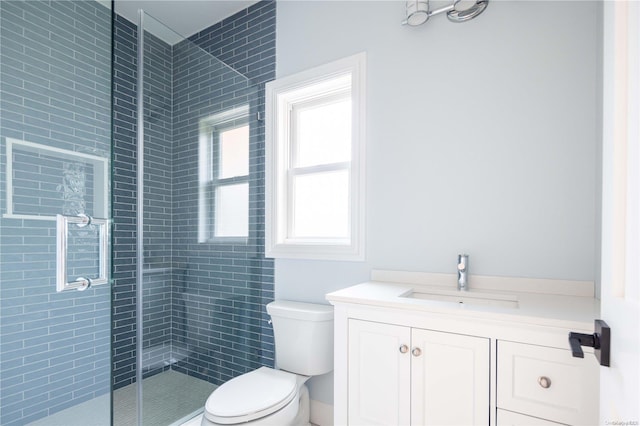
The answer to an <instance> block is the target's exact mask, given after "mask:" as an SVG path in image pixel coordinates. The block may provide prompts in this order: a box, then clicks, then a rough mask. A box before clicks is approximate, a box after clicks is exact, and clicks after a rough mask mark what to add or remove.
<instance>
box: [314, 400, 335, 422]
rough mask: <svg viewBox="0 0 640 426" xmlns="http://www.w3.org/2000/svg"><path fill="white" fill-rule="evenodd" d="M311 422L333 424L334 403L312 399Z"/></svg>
mask: <svg viewBox="0 0 640 426" xmlns="http://www.w3.org/2000/svg"><path fill="white" fill-rule="evenodd" d="M309 408H310V410H311V413H310V417H311V418H310V420H311V423H312V424H314V425H318V426H333V405H330V404H325V403H324V402H320V401H316V400H315V399H312V400H310V401H309Z"/></svg>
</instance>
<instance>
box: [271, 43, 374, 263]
mask: <svg viewBox="0 0 640 426" xmlns="http://www.w3.org/2000/svg"><path fill="white" fill-rule="evenodd" d="M365 65H366V55H365V53H359V54H356V55H353V56H349V57H347V58H343V59H340V60H337V61H334V62H331V63H328V64H325V65H321V66H319V67H316V68H312V69H309V70H306V71H303V72H300V73H297V74H294V75H290V76H287V77H284V78H280V79H277V80H274V81H271V82H269V83H267V84H266V87H265V89H266V124H265V132H266V133H265V137H266V150H265V155H266V170H265V178H266V199H265V214H266V218H265V226H266V229H265V255H266V257H272V258H294V259H296V258H297V259H323V260H355V261H361V260H364V258H365V232H364V231H365V161H364V160H365V105H366V102H365V88H366V81H365ZM347 76H350V80H351V83H350V86H347V88H346V89H345V88H344V87H343V88H336V85H335V82H336V81H337V80H339V79H340V77H347ZM343 80H344V79H343ZM344 90H347V91H349V92H350V94H351V105H352V112H351V114H352V120H351V122H352V135H351V161H350V162H343V163H332V164H329V165H320V166H311V167H298V168H294V167H292V166H293V164H294V163H293V159H292V157H293V156H294V155H295V153H294V147H295V143H293V142H292V136H293V133H294V132H293V131H292V120H291V111H292V110H293V108H294V107H295V106H296V105H298V106H300V105H303V104H306V103H308V102H310V101H313V100H314V99H320V100H323V99H326V98H327V97H328V96H330V95H331V94H332V93H335V94H336V95H339V93H340V92H343V91H344ZM324 169H327V171H328V170H345V169H346V170H348V171H349V182H350V188H349V195H350V197H349V236H348V238H343V239H340V238H333V239H332V238H291V237H290V235H291V222H292V212H291V210H292V207H291V206H292V193H291V188H292V185H291V179H292V176H293V175H294V174H299V173H304V172H319V171H323V170H324Z"/></svg>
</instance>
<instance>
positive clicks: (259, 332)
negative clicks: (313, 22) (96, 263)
mask: <svg viewBox="0 0 640 426" xmlns="http://www.w3.org/2000/svg"><path fill="white" fill-rule="evenodd" d="M216 32H219V33H220V34H218V35H219V36H220V37H218V36H217V35H216V34H214V33H216ZM212 40H216V45H215V48H216V49H221V50H222V51H225V52H227V51H228V52H235V53H234V54H233V55H232V56H229V57H228V58H227V59H229V61H230V63H227V64H224V63H221V62H220V61H218V60H217V59H216V58H214V57H212V56H211V55H210V53H211V51H212V45H211V41H212ZM225 45H226V46H227V47H226V48H225V47H224V46H225ZM145 46H146V49H145V55H146V57H145V92H146V96H145V148H146V149H145V155H148V156H149V157H150V158H146V161H145V174H146V175H147V176H145V184H146V188H145V199H146V203H145V224H146V225H145V237H144V238H145V240H144V249H145V259H146V260H145V270H146V273H145V277H144V280H143V286H144V287H143V288H144V297H145V299H144V307H145V308H144V309H145V310H144V318H143V326H144V328H145V330H144V331H143V332H144V335H145V341H144V342H143V346H144V353H143V360H144V366H145V367H146V370H147V371H145V372H149V373H153V372H154V371H156V370H157V367H163V366H164V367H165V368H166V366H170V367H171V368H174V369H176V370H179V371H182V372H185V373H187V374H191V375H194V376H196V377H200V378H202V379H205V380H208V381H211V382H213V383H217V384H219V383H222V382H224V381H226V380H228V379H230V378H232V377H235V376H237V375H238V374H241V373H244V372H246V371H248V370H249V369H253V368H256V367H258V366H260V365H272V364H273V335H272V331H271V328H270V326H269V325H268V324H267V316H266V312H265V311H264V305H265V304H266V303H268V302H269V301H271V300H273V262H272V260H270V259H265V258H264V253H263V247H264V123H262V122H260V121H257V120H255V117H257V113H258V112H264V83H265V82H266V81H269V80H271V79H273V78H274V76H275V3H274V2H271V1H265V2H261V3H257V4H256V5H254V6H252V7H250V8H248V9H246V10H243V11H241V12H239V13H238V14H236V15H234V16H232V17H230V18H227V19H226V20H224V21H223V22H222V23H219V24H216V25H214V26H213V27H211V28H210V29H207V30H205V31H203V32H201V33H199V34H196V35H195V36H194V37H192V38H191V39H190V40H189V41H187V40H185V41H183V42H180V43H178V44H176V45H174V46H169V45H166V44H164V43H163V42H162V41H160V40H158V39H155V38H153V37H151V36H149V35H147V34H145ZM198 46H200V47H198ZM168 48H170V50H169V52H170V56H169V57H167V49H168ZM203 49H204V50H203ZM135 50H136V27H135V26H134V25H133V24H131V23H129V22H128V21H126V20H124V19H122V18H120V17H117V18H116V29H115V71H114V79H115V93H114V96H115V106H114V115H115V127H114V139H115V140H114V182H113V188H114V189H113V191H114V237H115V239H114V244H115V246H114V274H115V275H114V278H115V285H114V304H113V310H114V345H113V353H114V360H113V362H114V370H115V374H114V385H115V387H116V388H117V387H120V386H124V385H126V384H129V383H131V382H132V381H134V380H135V239H136V234H135V195H136V193H135V191H136V190H135V180H136V174H137V173H136V168H135V145H136V141H135V133H136V128H135V117H136V100H135V87H136V83H135V79H136V70H135V68H136V53H135ZM205 52H208V53H209V54H207V53H205ZM234 57H235V59H234ZM147 61H148V62H147ZM229 66H231V67H237V69H236V71H234V70H233V69H232V68H229ZM237 71H240V72H242V73H243V74H248V75H251V76H252V77H253V78H252V79H251V80H248V79H247V78H246V77H244V76H242V75H240V74H239V73H238V72H237ZM168 73H171V76H172V80H171V81H170V82H168V81H167V75H168ZM221 82H222V83H224V84H222V85H221V86H220V83H221ZM167 88H169V89H170V90H169V91H167ZM239 103H249V105H250V108H251V113H252V116H253V117H254V119H253V120H252V123H251V136H250V176H249V184H250V195H249V196H250V205H249V208H250V216H249V217H250V227H249V229H250V231H249V232H250V236H249V239H248V241H247V242H246V243H242V244H215V243H198V242H197V224H198V217H197V215H198V198H197V197H198V138H199V129H198V124H199V119H201V118H204V117H208V116H210V115H212V114H215V113H217V112H220V111H221V110H225V109H228V108H231V107H233V106H236V105H238V104H239ZM150 181H151V182H150ZM147 183H149V184H147ZM146 210H148V212H147V211H146ZM147 224H148V226H147ZM147 231H150V233H149V235H147V234H146V233H147ZM147 299H148V300H147ZM167 308H169V310H167Z"/></svg>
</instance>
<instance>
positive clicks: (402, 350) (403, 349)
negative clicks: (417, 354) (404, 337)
mask: <svg viewBox="0 0 640 426" xmlns="http://www.w3.org/2000/svg"><path fill="white" fill-rule="evenodd" d="M399 350H400V353H401V354H406V353H407V352H409V346H407V345H402V346H400V348H399Z"/></svg>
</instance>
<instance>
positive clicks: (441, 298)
mask: <svg viewBox="0 0 640 426" xmlns="http://www.w3.org/2000/svg"><path fill="white" fill-rule="evenodd" d="M402 297H408V298H411V299H422V300H433V301H437V302H451V303H457V304H461V305H485V306H499V307H502V308H517V307H518V297H517V296H515V295H512V294H500V293H484V292H478V291H455V290H453V291H451V290H435V289H434V290H428V291H410V292H408V293H406V294H404V295H402Z"/></svg>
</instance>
